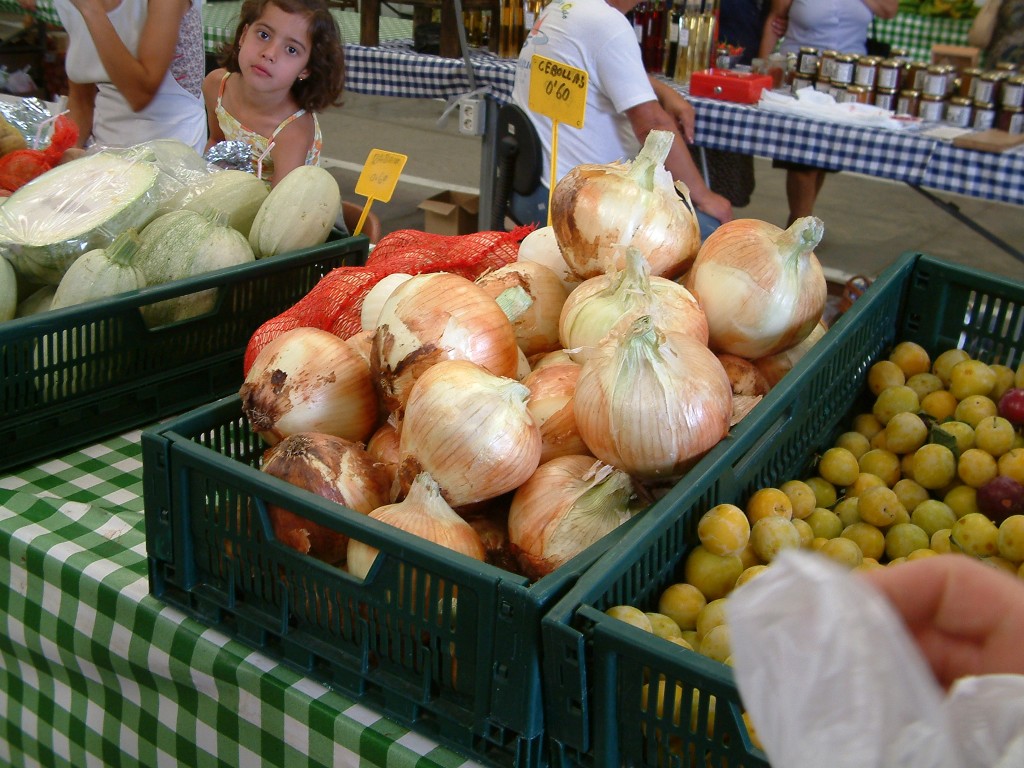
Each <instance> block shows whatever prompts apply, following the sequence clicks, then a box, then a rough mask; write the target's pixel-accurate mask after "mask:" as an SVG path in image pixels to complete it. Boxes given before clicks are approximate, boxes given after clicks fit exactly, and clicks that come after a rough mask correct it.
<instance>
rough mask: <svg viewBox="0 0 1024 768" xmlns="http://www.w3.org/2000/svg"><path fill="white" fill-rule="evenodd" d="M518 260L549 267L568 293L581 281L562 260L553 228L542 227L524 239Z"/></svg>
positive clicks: (520, 244)
mask: <svg viewBox="0 0 1024 768" xmlns="http://www.w3.org/2000/svg"><path fill="white" fill-rule="evenodd" d="M516 260H517V261H518V262H520V263H522V262H534V263H536V264H542V265H543V266H545V267H547V268H548V269H550V270H551V271H552V272H554V273H555V274H556V275H558V279H559V280H561V281H562V286H563V287H564V288H565V291H566V293H568V292H569V291H571V290H572V289H573V288H575V287H576V286H577V285H579V282H580V279H579V278H578V277H577V276H576V275H574V274H572V272H570V271H569V265H568V264H566V263H565V259H563V258H562V251H561V250H560V249H559V247H558V240H557V239H556V238H555V230H554V228H553V227H540V228H538V229H535V230H533V232H531V233H530V234H528V235H527V236H526V237H524V238H523V241H522V242H521V243H519V253H518V255H517V256H516Z"/></svg>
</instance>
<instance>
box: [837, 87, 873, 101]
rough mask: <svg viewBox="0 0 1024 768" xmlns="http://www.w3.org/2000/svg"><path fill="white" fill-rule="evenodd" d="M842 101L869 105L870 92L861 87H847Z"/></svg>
mask: <svg viewBox="0 0 1024 768" xmlns="http://www.w3.org/2000/svg"><path fill="white" fill-rule="evenodd" d="M843 101H844V102H847V103H851V104H852V103H857V104H870V103H871V91H870V90H868V89H867V88H865V87H864V86H863V85H851V86H848V87H847V89H846V93H845V94H844V96H843Z"/></svg>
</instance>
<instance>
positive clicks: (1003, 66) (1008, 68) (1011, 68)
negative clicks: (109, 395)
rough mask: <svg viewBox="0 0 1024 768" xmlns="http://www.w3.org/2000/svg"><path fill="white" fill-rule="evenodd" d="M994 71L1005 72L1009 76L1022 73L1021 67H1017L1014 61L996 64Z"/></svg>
mask: <svg viewBox="0 0 1024 768" xmlns="http://www.w3.org/2000/svg"><path fill="white" fill-rule="evenodd" d="M993 69H995V71H996V72H1005V73H1006V74H1008V75H1015V74H1017V73H1018V72H1020V67H1019V66H1017V64H1016V63H1014V62H1012V61H1000V62H996V65H995V67H993Z"/></svg>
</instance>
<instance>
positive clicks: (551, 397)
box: [523, 362, 590, 464]
mask: <svg viewBox="0 0 1024 768" xmlns="http://www.w3.org/2000/svg"><path fill="white" fill-rule="evenodd" d="M580 370H581V369H580V366H579V365H578V364H577V363H573V362H569V363H566V364H563V365H547V366H544V367H543V368H539V369H537V370H535V371H533V372H531V373H530V375H529V376H527V377H526V378H525V379H523V384H525V385H526V386H527V387H529V389H530V399H529V401H528V402H527V404H526V407H527V408H528V409H529V411H530V413H532V414H533V418H534V419H536V420H537V424H539V425H540V439H541V452H540V461H541V463H542V464H543V463H544V462H546V461H550V460H551V459H554V458H556V457H558V456H568V455H570V454H582V455H586V454H588V453H590V449H589V448H587V444H586V443H584V442H583V438H582V437H580V431H579V428H578V427H577V426H576V412H575V401H574V398H573V395H574V394H575V393H576V382H577V380H578V379H579V376H580Z"/></svg>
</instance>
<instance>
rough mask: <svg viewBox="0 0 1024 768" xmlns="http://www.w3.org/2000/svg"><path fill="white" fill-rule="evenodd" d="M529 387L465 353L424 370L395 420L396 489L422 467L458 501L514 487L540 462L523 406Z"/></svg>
mask: <svg viewBox="0 0 1024 768" xmlns="http://www.w3.org/2000/svg"><path fill="white" fill-rule="evenodd" d="M529 394H530V390H529V389H527V388H526V387H525V386H524V385H523V384H521V383H519V382H518V381H515V380H512V379H509V378H503V377H499V376H495V375H493V374H491V373H489V372H488V371H486V370H484V369H483V368H482V367H481V366H479V365H476V364H475V363H470V362H468V361H465V360H446V361H443V362H440V363H437V364H436V365H434V366H432V367H431V368H429V369H428V370H426V371H425V372H424V373H423V375H422V376H420V378H419V380H417V382H416V384H415V385H414V386H413V389H412V392H411V393H410V395H409V401H408V404H407V406H406V410H405V418H404V419H403V421H402V433H401V439H400V441H399V454H400V462H401V463H400V465H399V468H398V479H399V482H400V484H401V486H402V489H403V490H405V489H407V488H408V487H409V484H410V483H411V482H412V481H413V479H414V478H415V477H416V476H417V475H419V474H420V473H421V472H428V473H429V474H430V476H431V477H432V478H434V480H436V481H437V484H438V485H439V486H440V487H441V493H442V495H443V496H444V498H445V500H446V501H447V502H448V503H449V504H450V505H451V506H452V507H455V508H459V507H462V506H465V505H467V504H473V503H475V502H479V501H484V500H486V499H493V498H495V497H497V496H500V495H501V494H503V493H506V492H508V491H511V490H514V489H515V488H517V487H519V485H520V484H521V483H523V482H524V481H525V480H526V479H527V478H528V477H529V476H530V475H531V474H533V471H534V470H535V469H536V468H537V465H538V464H539V462H540V452H541V438H540V429H539V428H538V426H537V423H536V421H535V420H534V418H533V416H532V415H531V414H530V412H529V410H527V407H526V399H527V397H528V396H529Z"/></svg>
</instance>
